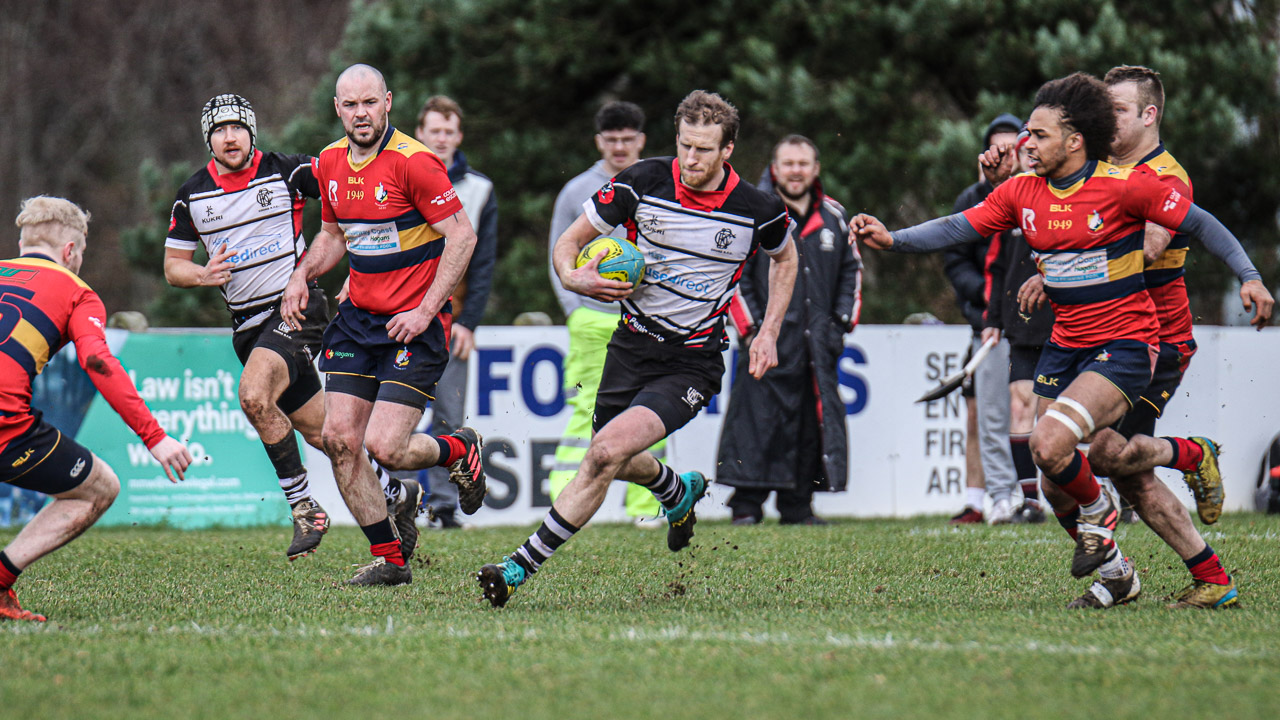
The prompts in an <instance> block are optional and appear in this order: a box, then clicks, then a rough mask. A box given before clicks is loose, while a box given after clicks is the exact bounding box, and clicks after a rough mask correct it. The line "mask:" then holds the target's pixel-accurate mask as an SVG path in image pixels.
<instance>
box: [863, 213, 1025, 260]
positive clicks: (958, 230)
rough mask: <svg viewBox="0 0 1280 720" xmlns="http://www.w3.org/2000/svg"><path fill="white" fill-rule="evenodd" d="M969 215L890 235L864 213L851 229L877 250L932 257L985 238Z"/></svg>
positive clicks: (932, 222) (925, 224)
mask: <svg viewBox="0 0 1280 720" xmlns="http://www.w3.org/2000/svg"><path fill="white" fill-rule="evenodd" d="M976 209H978V208H975V210H976ZM966 214H967V213H957V214H955V215H948V216H946V217H941V218H938V219H936V220H930V221H929V222H926V223H922V224H920V225H915V226H912V227H909V228H904V229H902V230H895V231H893V232H889V231H888V230H887V229H886V228H885V226H884V223H881V222H880V221H879V220H878V219H876V218H875V217H873V216H871V215H867V214H865V213H863V214H860V215H857V216H855V217H854V218H853V220H852V221H851V222H850V223H849V227H850V233H851V234H852V236H853V237H855V238H857V239H859V240H862V241H863V242H865V243H867V245H870V246H871V247H873V248H875V249H877V250H892V251H893V252H909V253H928V252H936V251H938V250H942V249H943V248H949V247H951V246H953V245H960V244H961V243H967V242H976V241H978V240H981V239H982V238H983V235H982V234H980V233H979V232H978V231H977V230H975V229H974V226H973V225H972V224H970V222H969V219H968V217H966ZM1002 229H1007V228H1002Z"/></svg>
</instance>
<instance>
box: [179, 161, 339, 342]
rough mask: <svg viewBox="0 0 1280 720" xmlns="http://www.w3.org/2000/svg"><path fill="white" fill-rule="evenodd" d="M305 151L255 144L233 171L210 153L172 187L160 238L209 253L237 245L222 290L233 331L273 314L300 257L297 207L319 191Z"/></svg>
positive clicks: (303, 248)
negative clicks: (248, 159)
mask: <svg viewBox="0 0 1280 720" xmlns="http://www.w3.org/2000/svg"><path fill="white" fill-rule="evenodd" d="M312 163H313V158H312V157H311V156H310V155H284V154H281V153H274V152H271V153H264V152H262V151H260V150H259V151H254V157H253V162H252V163H251V164H250V165H249V167H247V168H245V169H244V170H241V171H239V172H234V173H228V174H226V175H219V174H218V169H217V167H216V166H215V165H214V162H213V161H212V160H210V161H209V164H208V165H207V166H206V167H205V168H203V169H202V170H200V171H199V172H197V173H196V174H194V175H192V176H191V178H190V179H188V180H187V182H186V183H184V184H183V185H182V188H181V189H179V190H178V197H177V200H175V201H174V203H173V213H172V215H171V216H170V219H169V236H168V238H166V239H165V242H164V246H165V247H167V248H174V249H175V250H191V251H194V250H195V249H196V247H197V245H199V244H201V243H203V244H204V248H205V250H206V251H207V252H208V253H209V255H210V256H212V255H214V254H215V253H217V252H218V251H219V250H221V248H222V246H223V244H224V243H225V244H229V245H230V247H231V250H232V251H233V252H234V253H235V254H234V255H232V256H231V262H232V263H234V264H235V268H234V269H233V270H232V271H231V280H230V281H229V282H228V283H227V284H225V285H223V286H222V296H223V298H224V299H225V300H226V303H227V308H228V309H229V310H230V311H231V324H232V327H234V328H235V329H236V331H237V332H238V331H240V330H248V329H250V328H253V327H257V326H258V325H259V324H261V323H262V321H263V320H265V319H266V318H267V316H268V315H270V314H271V311H272V309H273V308H274V307H275V305H276V303H277V301H278V300H279V298H280V294H281V293H283V292H284V287H285V285H286V284H288V282H289V276H290V275H291V274H293V269H294V267H296V266H297V264H298V263H299V262H301V260H302V255H303V254H304V253H305V252H306V249H307V244H306V241H305V240H303V238H302V208H303V206H304V205H305V204H306V201H307V200H306V199H307V198H309V197H310V198H318V197H320V186H319V185H318V184H317V182H316V178H315V171H314V167H313V164H312Z"/></svg>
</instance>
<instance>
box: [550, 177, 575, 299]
mask: <svg viewBox="0 0 1280 720" xmlns="http://www.w3.org/2000/svg"><path fill="white" fill-rule="evenodd" d="M571 185H572V183H570V185H569V186H565V188H564V189H563V190H561V191H560V194H559V195H557V196H556V204H555V209H554V210H553V211H552V213H551V232H550V234H549V236H548V238H547V270H548V272H549V273H550V277H551V289H552V290H554V291H555V293H556V300H559V301H560V309H562V310H564V316H565V317H566V318H567V317H569V316H570V315H572V314H573V311H574V310H577V309H578V308H580V307H582V305H583V301H582V297H581V296H580V295H578V294H577V293H575V292H570V291H569V290H566V289H565V288H564V284H563V283H561V282H560V276H559V275H558V274H556V241H557V240H559V239H560V236H561V235H563V234H564V231H565V230H568V229H569V226H570V225H572V224H573V221H574V220H577V219H578V217H579V216H581V215H582V205H581V204H580V203H576V202H574V201H573V200H571V199H570V198H569V191H570V186H571Z"/></svg>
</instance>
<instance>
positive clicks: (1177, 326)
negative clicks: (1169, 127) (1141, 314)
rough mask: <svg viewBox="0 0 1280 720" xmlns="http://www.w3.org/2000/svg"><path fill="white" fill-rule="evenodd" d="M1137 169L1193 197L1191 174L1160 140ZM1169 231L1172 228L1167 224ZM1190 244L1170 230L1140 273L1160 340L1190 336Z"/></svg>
mask: <svg viewBox="0 0 1280 720" xmlns="http://www.w3.org/2000/svg"><path fill="white" fill-rule="evenodd" d="M1136 169H1137V170H1139V171H1142V172H1146V173H1150V174H1152V175H1154V176H1155V177H1156V178H1157V179H1158V180H1160V182H1162V183H1164V184H1165V185H1167V186H1168V187H1171V188H1173V189H1175V190H1177V191H1178V192H1180V193H1182V194H1183V195H1185V196H1187V197H1188V198H1190V199H1191V200H1192V201H1194V200H1195V197H1194V196H1193V195H1192V191H1191V178H1190V177H1188V176H1187V171H1186V170H1184V169H1183V168H1182V165H1180V164H1179V163H1178V161H1177V160H1175V159H1174V157H1173V155H1170V154H1169V151H1168V150H1165V149H1164V143H1160V145H1159V146H1158V147H1156V149H1155V150H1152V151H1151V154H1149V155H1147V156H1146V157H1145V158H1143V159H1141V160H1139V161H1138V164H1137V166H1136ZM1169 229H1170V231H1172V228H1169ZM1190 247H1191V241H1190V238H1188V237H1187V236H1186V235H1185V234H1182V233H1176V232H1175V233H1173V239H1172V240H1170V241H1169V246H1168V247H1167V248H1165V251H1164V252H1163V253H1162V254H1161V255H1160V257H1158V258H1156V261H1155V262H1153V263H1151V264H1150V265H1148V266H1147V268H1146V270H1145V271H1144V272H1143V273H1142V277H1143V279H1144V280H1145V281H1146V283H1147V292H1148V293H1150V294H1151V302H1153V303H1155V304H1156V317H1157V319H1158V320H1159V321H1160V340H1161V341H1162V342H1167V343H1173V344H1175V345H1176V344H1179V343H1185V342H1187V341H1189V340H1192V339H1193V338H1192V336H1191V303H1190V302H1189V301H1188V299H1187V279H1186V270H1185V268H1184V265H1185V264H1186V262H1187V250H1188V249H1190Z"/></svg>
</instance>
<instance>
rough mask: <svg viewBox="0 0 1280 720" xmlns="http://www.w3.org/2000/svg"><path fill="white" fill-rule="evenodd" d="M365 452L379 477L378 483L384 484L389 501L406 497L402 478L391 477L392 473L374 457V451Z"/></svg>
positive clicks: (397, 500)
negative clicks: (384, 468) (383, 467)
mask: <svg viewBox="0 0 1280 720" xmlns="http://www.w3.org/2000/svg"><path fill="white" fill-rule="evenodd" d="M364 454H365V455H366V456H368V458H369V464H370V465H372V466H373V476H374V477H376V478H377V479H378V484H379V485H381V486H382V494H383V496H384V497H386V498H387V502H389V503H398V502H400V500H402V499H403V498H404V485H403V484H402V483H401V482H400V478H394V477H391V473H389V472H387V471H386V470H383V469H382V466H381V465H379V464H378V461H377V460H374V459H373V453H371V452H369V451H368V450H365V452H364Z"/></svg>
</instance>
